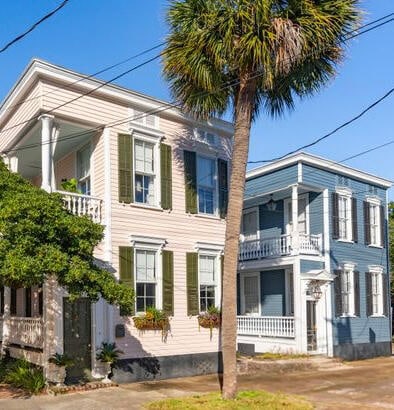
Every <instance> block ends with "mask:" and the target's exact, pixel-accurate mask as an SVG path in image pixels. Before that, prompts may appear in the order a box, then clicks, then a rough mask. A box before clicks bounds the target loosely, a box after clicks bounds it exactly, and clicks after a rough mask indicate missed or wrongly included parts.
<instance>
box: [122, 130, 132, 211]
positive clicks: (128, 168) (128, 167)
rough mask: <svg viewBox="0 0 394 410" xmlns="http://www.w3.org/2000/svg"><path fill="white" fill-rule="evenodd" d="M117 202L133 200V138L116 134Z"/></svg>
mask: <svg viewBox="0 0 394 410" xmlns="http://www.w3.org/2000/svg"><path fill="white" fill-rule="evenodd" d="M118 174H119V188H118V189H119V202H125V203H127V204H129V203H130V202H133V139H132V137H131V135H129V134H119V135H118Z"/></svg>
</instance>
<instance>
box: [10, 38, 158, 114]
mask: <svg viewBox="0 0 394 410" xmlns="http://www.w3.org/2000/svg"><path fill="white" fill-rule="evenodd" d="M164 44H165V42H162V43H160V44H156V45H155V46H152V47H150V48H148V49H146V50H143V51H141V52H139V53H137V54H134V55H132V56H130V57H127V58H125V59H124V60H121V61H119V62H117V63H114V64H112V65H110V66H107V67H104V68H102V69H101V70H99V71H96V72H95V73H93V74H89V75H81V76H80V78H79V79H78V80H76V81H74V82H72V83H71V84H68V85H67V86H65V87H63V88H62V89H61V90H59V89H55V90H51V91H48V92H46V93H44V94H40V95H37V96H36V97H31V98H27V99H26V100H23V101H21V102H19V103H16V104H13V105H10V106H9V107H7V108H6V109H5V110H4V111H8V110H11V109H12V108H15V107H19V106H21V105H23V104H25V103H27V102H30V101H34V100H37V99H39V98H42V97H46V96H47V95H50V94H55V93H58V92H60V91H63V90H64V89H66V90H68V89H71V88H72V87H73V86H74V85H75V84H78V83H80V82H81V81H84V80H90V79H92V78H93V77H97V76H98V75H100V74H103V73H105V72H106V71H109V70H112V69H114V68H116V67H119V66H121V65H123V64H126V63H128V62H129V61H132V60H135V59H136V58H138V57H141V56H143V55H145V54H148V53H150V52H151V51H154V50H156V49H158V48H160V47H163V45H164Z"/></svg>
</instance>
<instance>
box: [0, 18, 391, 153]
mask: <svg viewBox="0 0 394 410" xmlns="http://www.w3.org/2000/svg"><path fill="white" fill-rule="evenodd" d="M392 14H393V15H394V13H392ZM388 16H390V15H388ZM384 18H387V16H385V17H382V18H380V19H378V21H381V20H383V19H384ZM393 20H394V19H391V20H389V21H387V22H386V23H381V24H379V25H377V26H376V28H379V27H381V26H382V25H383V24H387V23H388V22H391V21H393ZM374 23H375V22H371V23H369V24H367V25H368V26H369V25H372V24H374ZM367 25H366V26H367ZM363 27H364V26H362V27H361V29H362V28H363ZM373 29H375V26H374V27H371V28H370V29H368V31H371V30H373ZM355 31H357V30H353V32H355ZM349 34H351V32H349ZM362 34H364V32H362V31H361V32H358V33H356V34H355V35H353V36H351V37H350V38H345V39H343V40H341V42H346V41H348V40H350V39H353V38H355V37H358V36H360V35H362ZM315 52H316V50H313V51H312V52H311V53H310V55H313V54H314V53H315ZM160 56H161V53H160V54H159V55H157V56H155V57H153V58H152V59H150V60H147V61H144V62H143V63H141V64H140V65H138V66H136V67H133V68H132V69H130V70H127V71H125V72H123V73H121V74H119V75H118V76H116V77H114V78H113V79H111V80H108V81H106V82H105V83H102V84H100V85H99V86H98V87H96V88H95V89H92V90H90V91H89V92H88V93H84V94H81V95H80V96H78V97H76V98H74V99H72V100H70V101H67V102H65V103H63V104H61V105H60V106H57V107H54V108H52V109H51V110H50V111H47V112H46V113H50V112H53V111H55V110H56V109H58V108H60V107H63V106H65V105H67V104H69V103H70V102H73V101H75V100H77V99H80V98H82V97H84V96H85V95H89V94H92V93H93V92H94V91H96V90H97V89H99V88H102V87H104V86H105V85H107V84H109V83H111V82H113V81H115V80H116V79H118V78H120V77H122V76H124V75H125V74H127V73H129V72H131V71H134V70H135V69H136V68H139V67H141V66H143V65H145V64H148V63H150V62H151V61H153V60H155V59H157V58H159V57H160ZM262 75H263V73H262V72H261V70H256V71H255V72H254V73H252V76H251V77H250V78H249V80H251V79H253V78H257V77H260V76H262ZM237 84H239V80H236V81H233V82H232V83H229V82H228V83H225V84H224V85H223V86H222V87H220V88H219V89H218V90H217V91H216V92H218V91H221V90H222V89H225V88H229V87H233V86H236V85H237ZM209 94H212V93H211V92H201V93H197V96H198V95H202V96H204V95H209ZM180 107H181V104H180V103H176V102H168V103H165V104H163V105H162V106H161V107H158V108H155V109H153V110H150V111H147V112H145V113H142V114H140V115H137V116H136V117H132V118H130V117H127V118H126V119H121V120H117V121H114V122H110V123H107V124H104V125H100V126H97V127H94V128H91V129H88V130H85V131H83V132H82V133H81V132H77V133H74V134H69V135H66V136H64V137H62V138H59V139H58V142H61V141H65V140H68V139H72V138H76V137H79V136H83V135H87V134H90V133H92V132H94V131H98V130H101V129H103V128H105V127H107V128H109V127H111V128H112V127H115V126H118V125H122V124H124V123H126V122H130V121H137V120H139V119H142V118H145V117H147V116H149V115H154V114H157V113H160V112H163V111H166V110H168V109H171V108H180ZM38 117H39V116H35V117H33V118H30V119H28V120H25V121H23V122H21V123H18V124H15V125H13V126H11V127H9V128H6V129H3V130H1V131H0V134H1V133H3V132H5V131H9V130H11V129H13V128H15V127H18V126H19V125H23V124H25V123H28V122H29V121H31V120H32V119H37V118H38ZM41 145H42V143H41V142H40V143H36V144H30V145H25V146H23V147H18V148H15V149H9V150H6V151H3V152H2V153H8V152H11V151H12V152H16V151H19V150H24V149H28V148H32V147H34V146H41Z"/></svg>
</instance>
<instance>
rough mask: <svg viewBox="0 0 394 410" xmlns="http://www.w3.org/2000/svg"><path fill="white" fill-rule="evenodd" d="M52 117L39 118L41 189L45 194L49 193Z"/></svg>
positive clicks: (42, 116)
mask: <svg viewBox="0 0 394 410" xmlns="http://www.w3.org/2000/svg"><path fill="white" fill-rule="evenodd" d="M53 118H54V117H53V116H52V115H47V114H43V115H41V116H40V117H39V120H40V121H41V172H42V182H41V188H42V189H44V190H45V191H47V192H51V190H52V188H51V179H52V178H51V177H52V161H53V157H52V146H51V145H52V144H51V141H52V132H53Z"/></svg>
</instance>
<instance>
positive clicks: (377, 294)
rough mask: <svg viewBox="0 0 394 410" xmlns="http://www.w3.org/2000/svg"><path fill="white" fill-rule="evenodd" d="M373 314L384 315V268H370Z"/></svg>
mask: <svg viewBox="0 0 394 410" xmlns="http://www.w3.org/2000/svg"><path fill="white" fill-rule="evenodd" d="M370 274H371V305H372V312H371V313H372V315H373V316H381V315H383V270H382V269H381V268H372V269H371V268H370Z"/></svg>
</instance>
